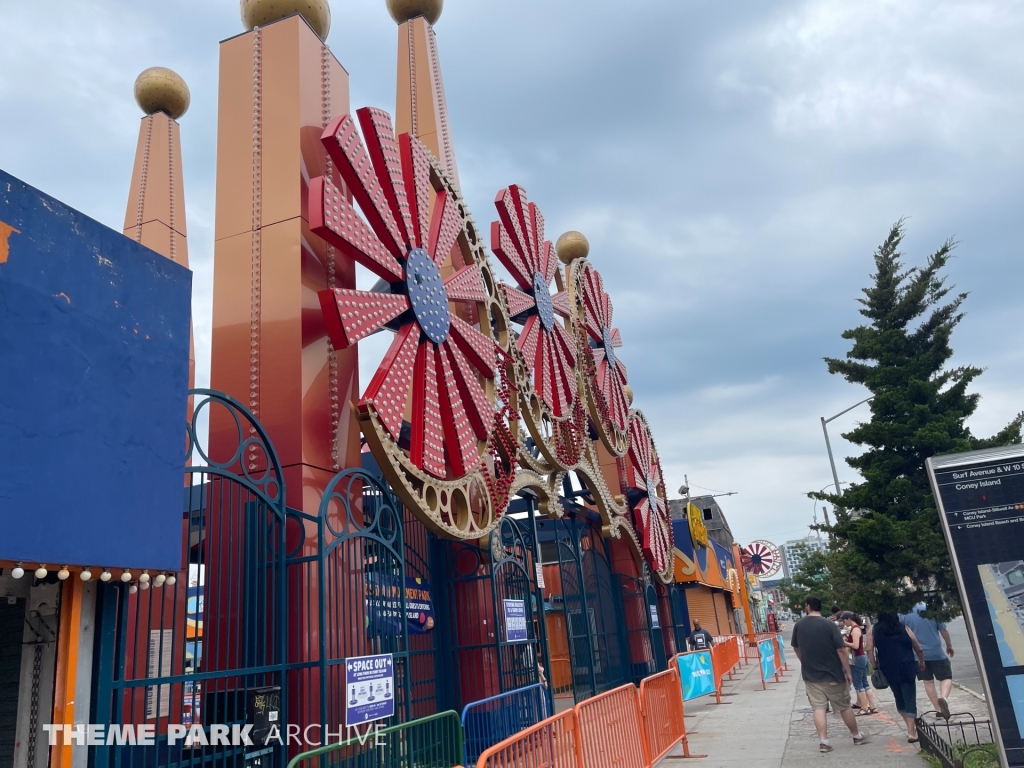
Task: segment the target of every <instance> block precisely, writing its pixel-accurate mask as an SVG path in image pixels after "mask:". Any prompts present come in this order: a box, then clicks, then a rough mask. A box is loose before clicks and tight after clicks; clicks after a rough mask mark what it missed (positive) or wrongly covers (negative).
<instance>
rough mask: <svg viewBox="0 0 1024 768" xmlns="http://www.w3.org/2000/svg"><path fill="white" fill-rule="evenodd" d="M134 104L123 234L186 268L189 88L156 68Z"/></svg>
mask: <svg viewBox="0 0 1024 768" xmlns="http://www.w3.org/2000/svg"><path fill="white" fill-rule="evenodd" d="M135 99H136V101H137V102H138V103H139V106H140V107H142V110H143V111H144V112H145V113H146V116H145V117H143V118H142V124H141V125H140V126H139V142H138V145H137V146H136V149H135V166H134V168H133V170H132V182H131V187H130V188H129V191H128V205H127V208H126V209H125V214H124V230H123V231H124V234H125V235H127V236H128V237H130V238H132V239H133V240H134V241H135V242H137V243H142V244H143V245H144V246H146V247H147V248H150V249H152V250H154V251H156V252H157V253H159V254H162V255H163V256H166V257H167V258H169V259H170V260H171V261H174V262H177V263H178V264H181V265H182V266H184V267H187V266H188V228H187V227H186V225H185V183H184V181H183V179H182V173H181V129H180V127H179V126H178V122H177V121H178V119H179V118H180V117H181V116H182V115H184V114H185V112H186V110H188V105H189V91H188V86H187V85H185V81H184V80H182V79H181V77H179V76H178V75H177V74H176V73H175V72H172V71H171V70H169V69H165V68H163V67H152V68H150V69H147V70H146V71H145V72H143V73H142V74H141V75H139V77H138V79H137V80H136V81H135ZM195 383H196V350H195V340H194V338H193V339H191V340H190V343H189V358H188V386H189V388H190V389H191V388H192V387H194V386H195ZM189 415H190V416H191V408H190V409H189Z"/></svg>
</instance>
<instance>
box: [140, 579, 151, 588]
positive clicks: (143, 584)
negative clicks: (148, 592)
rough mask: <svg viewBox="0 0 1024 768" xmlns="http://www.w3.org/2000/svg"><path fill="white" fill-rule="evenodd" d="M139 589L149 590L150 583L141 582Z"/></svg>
mask: <svg viewBox="0 0 1024 768" xmlns="http://www.w3.org/2000/svg"><path fill="white" fill-rule="evenodd" d="M139 588H140V589H149V582H148V581H140V582H139Z"/></svg>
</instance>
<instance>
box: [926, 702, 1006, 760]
mask: <svg viewBox="0 0 1024 768" xmlns="http://www.w3.org/2000/svg"><path fill="white" fill-rule="evenodd" d="M937 714H938V713H937V712H925V713H924V714H922V715H920V716H918V717H917V718H916V720H915V722H916V723H917V733H918V736H920V737H921V749H923V750H924V751H925V752H928V753H929V754H931V755H934V756H935V757H936V758H938V760H939V762H940V763H941V764H942V766H943V768H987V766H993V768H995V766H998V765H999V757H998V755H997V753H995V751H994V749H995V747H994V744H993V743H992V742H993V736H992V723H991V722H990V721H988V720H978V719H977V718H976V717H975V716H974V715H972V714H970V713H969V712H963V713H953V714H950V716H949V719H948V720H943V719H938V718H934V719H933V718H932V717H929V718H928V719H927V720H926V719H925V716H926V715H937Z"/></svg>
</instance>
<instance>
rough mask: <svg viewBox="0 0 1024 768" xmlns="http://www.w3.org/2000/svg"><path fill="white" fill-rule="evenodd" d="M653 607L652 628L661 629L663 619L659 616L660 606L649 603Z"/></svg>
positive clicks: (649, 606)
mask: <svg viewBox="0 0 1024 768" xmlns="http://www.w3.org/2000/svg"><path fill="white" fill-rule="evenodd" d="M647 607H648V608H650V609H651V629H661V619H659V618H658V606H656V605H650V604H648V606H647Z"/></svg>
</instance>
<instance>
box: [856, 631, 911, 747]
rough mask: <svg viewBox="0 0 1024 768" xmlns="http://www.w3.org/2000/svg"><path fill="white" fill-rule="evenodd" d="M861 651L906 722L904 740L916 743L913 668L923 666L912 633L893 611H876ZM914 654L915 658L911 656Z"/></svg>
mask: <svg viewBox="0 0 1024 768" xmlns="http://www.w3.org/2000/svg"><path fill="white" fill-rule="evenodd" d="M865 651H866V652H867V655H868V658H869V659H871V660H872V661H873V662H874V664H875V666H876V667H877V668H878V669H880V670H882V674H884V675H885V679H886V680H888V681H889V687H890V688H891V689H892V695H893V698H895V699H896V711H898V712H899V713H900V714H901V715H902V716H903V719H904V720H905V721H906V723H907V741H909V742H910V743H911V744H916V743H917V741H918V737H917V726H916V725H915V724H914V718H916V717H917V671H918V670H919V669H924V650H923V649H922V648H921V644H920V643H918V642H917V638H916V637H914V633H913V632H911V631H910V629H908V628H907V627H905V626H904V625H903V624H902V623H900V617H899V616H897V615H896V614H895V613H880V614H878V623H877V624H875V625H874V626H873V627H872V628H871V631H870V632H868V634H867V641H866V643H865ZM915 655H916V656H917V660H916V661H915V659H914V656H915Z"/></svg>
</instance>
